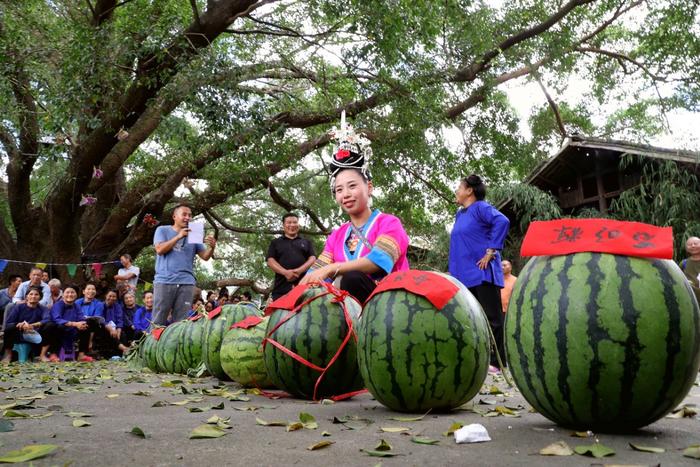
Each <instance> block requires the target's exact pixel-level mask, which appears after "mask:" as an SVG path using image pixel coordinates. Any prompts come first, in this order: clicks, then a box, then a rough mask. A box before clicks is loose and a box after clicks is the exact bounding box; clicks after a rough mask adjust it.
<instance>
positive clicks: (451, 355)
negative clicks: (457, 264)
mask: <svg viewBox="0 0 700 467" xmlns="http://www.w3.org/2000/svg"><path fill="white" fill-rule="evenodd" d="M443 277H445V278H446V279H447V280H450V281H451V282H453V283H455V284H456V285H457V286H458V287H459V291H458V292H457V294H456V295H455V296H454V297H453V298H452V299H451V300H450V301H449V302H448V303H447V305H445V307H444V308H443V309H442V310H437V309H436V308H435V307H434V306H433V305H432V304H431V303H430V302H429V301H428V300H427V299H426V298H424V297H421V296H418V295H414V294H412V293H410V292H407V291H405V290H388V291H384V292H381V293H379V294H377V295H375V296H373V297H372V298H371V299H370V300H369V301H368V302H367V303H366V304H365V306H364V308H363V311H362V318H361V319H360V324H359V326H358V330H357V337H358V363H359V367H360V372H361V374H362V378H363V380H364V382H365V385H366V386H367V389H368V390H369V392H370V393H371V394H372V395H373V396H374V397H375V399H377V401H379V402H380V403H382V404H384V405H385V406H387V407H389V408H390V409H392V410H396V411H400V412H426V411H427V410H432V411H446V410H450V409H453V408H456V407H459V406H461V405H462V404H464V403H465V402H467V401H469V400H471V399H472V398H473V397H474V396H475V395H476V394H477V393H478V391H479V389H480V388H481V386H482V385H483V382H484V380H485V379H486V375H487V372H488V366H489V357H490V341H489V331H488V321H487V320H486V317H485V315H484V312H483V310H482V308H481V305H480V304H479V302H478V301H477V300H476V298H474V296H473V295H472V294H471V293H470V292H469V291H468V290H467V289H466V288H465V287H464V286H463V285H462V284H461V283H459V282H457V281H456V280H454V279H452V278H450V277H447V276H443ZM432 280H433V282H434V286H435V287H440V282H439V281H436V280H434V279H432Z"/></svg>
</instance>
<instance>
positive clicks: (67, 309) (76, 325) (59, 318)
mask: <svg viewBox="0 0 700 467" xmlns="http://www.w3.org/2000/svg"><path fill="white" fill-rule="evenodd" d="M77 298H78V288H77V287H75V286H72V285H67V286H65V287H63V300H60V301H58V302H56V303H55V304H54V306H53V307H52V308H51V322H52V323H54V326H55V327H54V329H55V336H56V337H55V338H54V339H53V344H51V346H52V347H53V348H52V349H51V350H52V351H53V353H58V346H59V345H62V344H63V343H64V342H65V341H68V343H69V344H70V345H73V343H74V342H75V340H76V339H77V340H78V361H80V362H91V361H93V359H92V358H91V357H89V356H87V355H85V353H86V352H87V351H88V345H89V343H90V332H91V331H95V330H96V328H95V325H94V324H92V325H89V324H88V321H87V317H86V316H85V315H84V314H83V311H82V308H81V307H80V306H78V305H77V304H76V302H75V301H76V299H77Z"/></svg>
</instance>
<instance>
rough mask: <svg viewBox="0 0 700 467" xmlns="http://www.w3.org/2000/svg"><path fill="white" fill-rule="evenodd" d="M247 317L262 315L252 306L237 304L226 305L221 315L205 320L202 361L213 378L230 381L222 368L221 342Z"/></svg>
mask: <svg viewBox="0 0 700 467" xmlns="http://www.w3.org/2000/svg"><path fill="white" fill-rule="evenodd" d="M247 316H261V313H260V310H258V309H257V308H255V307H253V306H251V305H247V304H240V303H237V304H230V305H224V306H223V307H222V308H221V313H219V314H218V315H217V316H215V317H214V318H213V319H209V318H204V319H205V323H204V331H203V332H204V338H203V340H202V361H203V362H204V365H205V366H206V368H207V370H208V371H209V373H211V375H212V376H214V377H216V378H218V379H220V380H224V381H228V380H229V377H228V375H227V374H226V373H225V372H224V370H223V368H222V367H221V342H222V340H223V338H224V334H226V331H228V328H229V327H231V325H232V324H233V323H237V322H238V321H241V320H242V319H243V318H245V317H247Z"/></svg>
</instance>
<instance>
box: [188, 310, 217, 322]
mask: <svg viewBox="0 0 700 467" xmlns="http://www.w3.org/2000/svg"><path fill="white" fill-rule="evenodd" d="M212 311H213V310H212ZM202 316H203V315H201V314H199V313H197V314H196V315H194V316H190V317H189V318H187V319H188V320H189V321H197V320H198V319H199V318H201V317H202Z"/></svg>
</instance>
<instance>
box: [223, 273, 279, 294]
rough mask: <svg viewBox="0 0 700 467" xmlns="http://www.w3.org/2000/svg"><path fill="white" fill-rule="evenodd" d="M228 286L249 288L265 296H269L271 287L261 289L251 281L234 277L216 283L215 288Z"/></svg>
mask: <svg viewBox="0 0 700 467" xmlns="http://www.w3.org/2000/svg"><path fill="white" fill-rule="evenodd" d="M229 285H233V286H236V287H250V288H251V289H253V291H255V292H256V293H259V294H260V295H265V296H268V295H270V292H272V287H262V286H260V285H258V283H257V282H256V281H254V280H253V279H237V278H235V277H232V278H230V279H222V280H220V281H217V282H216V286H217V287H226V286H229Z"/></svg>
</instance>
